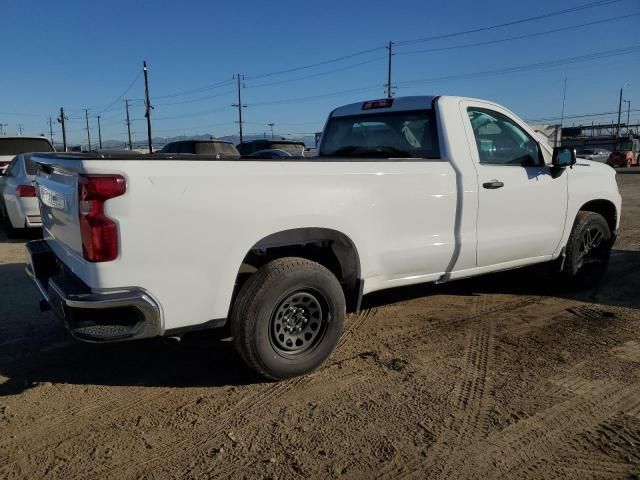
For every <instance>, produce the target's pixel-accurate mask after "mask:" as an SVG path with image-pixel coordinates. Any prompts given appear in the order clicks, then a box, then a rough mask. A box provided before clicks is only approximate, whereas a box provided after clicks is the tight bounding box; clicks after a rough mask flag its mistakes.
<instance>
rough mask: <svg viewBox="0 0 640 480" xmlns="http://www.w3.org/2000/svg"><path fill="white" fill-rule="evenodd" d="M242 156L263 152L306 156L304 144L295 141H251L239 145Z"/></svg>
mask: <svg viewBox="0 0 640 480" xmlns="http://www.w3.org/2000/svg"><path fill="white" fill-rule="evenodd" d="M237 148H238V151H239V152H240V155H243V156H248V155H251V154H252V153H255V152H259V151H262V150H284V151H285V152H288V153H290V154H291V156H293V157H302V156H303V155H304V149H305V145H304V142H298V141H294V140H251V141H249V142H242V143H239V144H238V145H237Z"/></svg>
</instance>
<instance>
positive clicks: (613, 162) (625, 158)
mask: <svg viewBox="0 0 640 480" xmlns="http://www.w3.org/2000/svg"><path fill="white" fill-rule="evenodd" d="M639 154H640V139H638V138H625V139H621V140H618V141H617V142H616V147H615V150H614V151H613V152H611V154H610V155H609V159H608V160H607V165H610V166H612V167H637V166H638V155H639Z"/></svg>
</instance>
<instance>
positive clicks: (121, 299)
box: [26, 240, 162, 343]
mask: <svg viewBox="0 0 640 480" xmlns="http://www.w3.org/2000/svg"><path fill="white" fill-rule="evenodd" d="M26 249H27V253H28V257H29V264H28V265H27V268H26V271H27V275H29V277H31V279H32V280H33V282H34V283H35V285H36V287H37V288H38V290H39V291H40V294H41V295H42V298H43V299H44V303H43V305H44V306H45V307H50V308H51V309H52V310H53V312H54V313H55V314H56V315H57V316H58V317H60V318H61V319H62V320H63V321H64V323H65V325H66V327H67V329H68V330H69V331H70V332H71V334H72V335H73V336H74V337H76V338H78V339H79V340H84V341H87V342H100V343H103V342H115V341H123V340H132V339H138V338H148V337H155V336H158V335H160V334H161V333H162V324H161V315H160V308H159V306H158V304H157V303H156V302H155V301H154V300H153V299H152V298H151V296H150V295H149V294H148V293H147V292H145V291H144V290H143V289H140V288H124V289H119V290H117V291H110V292H100V293H97V292H93V291H92V290H91V288H89V286H88V285H86V284H85V283H84V282H82V281H81V280H80V279H78V278H77V277H76V276H75V275H73V274H72V273H71V272H70V271H69V270H68V269H67V268H66V267H65V266H64V265H63V264H62V263H61V262H60V261H59V260H58V259H57V257H56V256H55V254H54V253H53V251H52V250H51V249H50V248H49V246H48V245H47V243H46V241H44V240H37V241H33V242H29V243H27V245H26Z"/></svg>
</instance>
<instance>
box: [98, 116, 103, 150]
mask: <svg viewBox="0 0 640 480" xmlns="http://www.w3.org/2000/svg"><path fill="white" fill-rule="evenodd" d="M97 118H98V145H99V146H100V150H102V131H101V130H100V115H98V116H97Z"/></svg>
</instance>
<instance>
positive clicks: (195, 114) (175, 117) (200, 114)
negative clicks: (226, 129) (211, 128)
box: [155, 106, 229, 122]
mask: <svg viewBox="0 0 640 480" xmlns="http://www.w3.org/2000/svg"><path fill="white" fill-rule="evenodd" d="M228 110H229V107H228V106H226V107H220V108H214V109H212V110H201V111H199V112H192V113H183V114H180V115H173V116H170V117H155V121H156V122H162V121H166V120H178V119H180V118H191V117H203V116H205V115H210V114H212V113H218V112H225V111H228Z"/></svg>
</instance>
